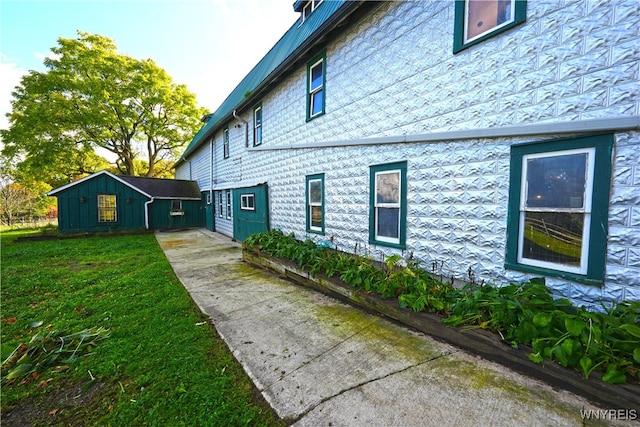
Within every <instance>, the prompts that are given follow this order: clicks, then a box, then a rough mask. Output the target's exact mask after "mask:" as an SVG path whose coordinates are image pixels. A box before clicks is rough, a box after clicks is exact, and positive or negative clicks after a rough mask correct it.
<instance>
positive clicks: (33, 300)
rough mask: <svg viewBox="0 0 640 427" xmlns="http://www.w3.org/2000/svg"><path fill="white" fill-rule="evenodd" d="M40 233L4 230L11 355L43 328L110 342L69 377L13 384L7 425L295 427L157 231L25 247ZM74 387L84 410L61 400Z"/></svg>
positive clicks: (46, 374)
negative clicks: (102, 334) (248, 369)
mask: <svg viewBox="0 0 640 427" xmlns="http://www.w3.org/2000/svg"><path fill="white" fill-rule="evenodd" d="M34 233H37V232H34V231H25V230H19V231H11V232H4V233H3V234H2V289H1V297H2V299H1V301H2V349H3V351H2V353H3V359H4V355H6V354H7V351H10V349H13V348H16V346H18V345H19V344H20V343H28V342H29V340H30V339H31V337H32V336H33V335H35V334H36V333H38V332H45V333H48V332H51V331H56V332H65V333H74V332H79V331H81V330H84V329H87V328H92V327H103V328H108V329H109V332H110V336H109V337H108V338H107V339H104V340H102V341H100V342H99V343H98V344H97V345H96V346H95V347H93V348H92V351H91V352H90V353H89V354H88V355H87V356H85V357H82V358H80V360H79V361H78V362H76V363H73V364H70V365H69V368H68V369H67V368H59V369H48V370H46V371H43V372H38V373H37V375H34V376H31V377H29V378H28V379H30V380H31V381H27V382H26V383H23V381H14V382H13V383H10V384H9V385H3V387H2V391H1V397H2V413H3V424H4V422H5V421H7V418H6V415H7V414H9V418H11V414H12V413H14V414H15V413H20V412H27V415H26V416H27V418H28V422H29V423H33V424H34V425H50V424H65V425H210V426H213V425H267V426H268V425H283V423H282V422H281V421H280V420H279V419H278V418H277V416H275V415H274V413H273V412H272V411H271V409H270V408H269V407H268V405H267V404H266V403H265V402H264V400H262V398H261V396H260V395H259V394H258V393H256V392H255V389H254V388H253V385H252V383H251V381H250V380H249V378H248V377H247V376H246V374H245V373H244V371H243V370H242V367H241V366H240V365H239V364H238V363H237V362H236V360H235V359H234V358H233V356H232V355H231V353H230V352H229V350H228V348H227V346H226V344H225V343H224V342H223V341H222V340H221V339H220V338H219V336H218V335H217V334H216V332H215V330H214V329H213V327H212V326H210V325H209V323H208V322H207V320H206V319H205V318H204V317H203V315H202V314H201V313H200V311H199V310H198V309H197V307H196V306H195V304H194V303H193V301H192V300H191V298H190V296H189V295H188V293H187V292H186V291H185V290H184V288H183V287H182V285H181V283H180V282H179V281H178V279H177V278H176V276H175V274H174V273H173V271H172V269H171V266H170V265H169V263H168V261H167V259H166V258H165V256H164V253H163V252H162V250H161V249H160V247H159V246H158V244H157V242H156V240H155V237H154V236H153V235H135V236H114V237H92V238H79V239H64V240H48V241H28V242H20V243H18V242H14V240H15V238H16V237H19V236H24V235H28V234H34ZM33 321H42V322H43V323H42V326H39V327H37V328H34V327H30V326H29V325H30V324H31V322H33ZM36 377H37V378H36ZM65 390H74V392H73V394H74V398H75V399H76V400H77V401H79V402H82V404H80V405H77V404H76V405H65V404H63V403H61V400H60V399H56V398H55V396H60V395H61V393H63V392H64V391H65ZM76 393H77V394H78V395H77V396H75V394H76ZM82 394H84V395H85V396H87V398H86V399H82V398H79V397H80V395H82ZM70 400H72V399H70ZM23 415H24V414H23ZM29 417H30V418H29Z"/></svg>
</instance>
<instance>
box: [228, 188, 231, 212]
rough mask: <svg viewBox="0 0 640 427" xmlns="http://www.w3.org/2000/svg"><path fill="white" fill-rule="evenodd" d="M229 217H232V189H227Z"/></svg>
mask: <svg viewBox="0 0 640 427" xmlns="http://www.w3.org/2000/svg"><path fill="white" fill-rule="evenodd" d="M227 219H231V190H227Z"/></svg>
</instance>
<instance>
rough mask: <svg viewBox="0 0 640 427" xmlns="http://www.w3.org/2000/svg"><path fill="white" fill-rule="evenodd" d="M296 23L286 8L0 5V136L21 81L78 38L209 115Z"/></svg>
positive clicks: (262, 2)
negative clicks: (109, 42)
mask: <svg viewBox="0 0 640 427" xmlns="http://www.w3.org/2000/svg"><path fill="white" fill-rule="evenodd" d="M298 17H299V14H297V13H296V12H294V10H293V0H67V1H62V0H0V129H6V128H7V127H8V121H7V119H6V117H5V115H6V114H7V113H8V112H10V111H11V105H10V101H11V99H12V97H11V92H12V91H13V89H14V87H15V86H16V85H18V84H19V83H20V78H21V76H23V75H24V74H26V73H28V72H29V70H35V71H40V72H44V71H46V69H45V67H44V65H43V60H44V58H46V57H47V56H49V55H50V54H51V48H52V47H55V46H57V39H58V38H60V37H62V38H67V39H70V38H77V31H78V30H80V31H83V32H87V33H92V34H100V35H102V36H106V37H109V38H111V39H113V40H114V42H115V44H116V46H117V48H118V51H119V52H120V53H122V54H125V55H128V56H131V57H133V58H136V59H148V58H150V59H152V60H154V61H155V62H156V64H158V65H159V66H160V67H161V68H163V69H164V70H165V71H167V73H168V74H169V75H170V76H171V77H172V79H173V82H174V83H177V84H184V85H186V86H187V88H188V89H189V90H190V91H191V92H192V93H194V94H195V95H196V99H197V102H198V104H199V105H200V106H201V107H205V108H207V109H209V110H210V111H212V112H213V111H215V110H216V109H217V108H218V106H219V105H220V104H221V103H222V102H223V101H224V99H225V98H226V97H227V95H229V94H230V93H231V91H232V90H233V89H234V88H235V87H236V86H237V84H238V83H239V82H240V81H241V80H242V78H243V77H244V76H246V75H247V73H248V72H249V71H251V69H252V68H253V67H254V66H255V65H256V64H257V63H258V61H260V59H261V58H262V57H263V56H264V55H265V54H266V53H267V52H268V51H269V49H271V47H273V45H275V44H276V42H277V41H278V40H279V39H280V37H282V35H284V33H285V32H286V31H287V30H288V29H289V28H290V27H291V25H293V24H294V22H295V21H296V20H297V18H298Z"/></svg>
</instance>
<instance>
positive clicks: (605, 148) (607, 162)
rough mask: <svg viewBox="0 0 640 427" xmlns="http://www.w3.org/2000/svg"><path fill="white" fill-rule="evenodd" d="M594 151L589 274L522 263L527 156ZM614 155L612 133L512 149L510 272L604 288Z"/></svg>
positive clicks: (508, 218) (509, 237) (507, 260)
mask: <svg viewBox="0 0 640 427" xmlns="http://www.w3.org/2000/svg"><path fill="white" fill-rule="evenodd" d="M590 148H592V149H594V150H595V156H594V157H595V159H594V166H593V176H592V190H591V192H592V194H591V213H590V224H589V228H588V230H586V231H585V234H587V233H588V241H587V242H586V244H588V248H587V268H586V274H577V273H572V272H567V271H561V270H555V269H551V268H543V267H539V266H532V265H526V264H522V263H520V262H518V250H519V249H518V241H519V237H520V236H519V231H520V224H519V222H520V207H521V197H522V184H523V183H522V169H523V166H522V163H523V157H524V156H526V155H529V154H542V153H553V152H562V151H567V150H580V149H590ZM612 152H613V135H611V134H606V135H596V136H588V137H581V138H571V139H560V140H553V141H545V142H539V143H531V144H522V145H514V146H512V147H511V165H510V180H509V183H510V184H509V185H510V188H509V204H508V217H507V247H506V255H505V268H506V269H508V270H516V271H523V272H527V273H534V274H538V275H541V276H547V277H558V278H562V279H566V280H570V281H573V282H577V283H582V284H586V285H593V286H602V285H603V284H604V277H605V266H606V258H607V234H608V212H609V193H610V188H611V156H612Z"/></svg>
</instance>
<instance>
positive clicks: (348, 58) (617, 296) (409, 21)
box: [178, 0, 640, 307]
mask: <svg viewBox="0 0 640 427" xmlns="http://www.w3.org/2000/svg"><path fill="white" fill-rule="evenodd" d="M454 9H455V6H454V2H442V1H421V2H413V1H407V2H385V3H384V4H382V5H381V6H380V7H378V8H377V9H376V10H375V11H373V12H372V13H370V14H369V15H367V16H366V17H365V18H364V19H362V20H361V21H359V22H357V23H356V24H354V25H352V26H351V27H350V28H349V29H347V30H346V31H345V32H344V33H342V34H341V35H340V36H339V37H338V38H337V39H335V40H333V41H332V42H331V43H329V44H328V45H327V46H326V65H327V68H326V70H327V71H326V87H325V97H326V113H325V114H324V115H322V116H320V117H317V118H315V119H313V120H311V121H308V122H307V121H305V108H306V78H307V71H306V67H304V66H303V67H300V68H299V69H297V70H294V71H293V72H292V73H291V74H290V75H289V76H288V77H287V78H286V79H285V80H284V81H283V82H282V83H281V84H280V85H279V86H278V87H277V88H276V89H275V90H274V91H272V92H271V93H269V94H268V95H267V96H265V97H264V98H262V99H261V100H259V101H261V103H262V107H263V110H262V111H263V113H262V114H263V144H262V145H261V146H259V147H256V148H252V147H250V148H249V149H247V148H245V147H244V144H245V140H244V129H243V126H244V124H243V123H241V122H239V121H234V122H231V123H229V124H228V125H229V130H230V132H229V134H230V156H229V158H228V159H224V158H223V155H222V154H223V153H222V139H221V138H222V133H221V132H218V133H216V135H215V136H214V138H215V150H216V154H215V170H214V175H215V177H216V178H215V182H216V186H218V187H216V186H214V188H223V187H222V186H224V185H226V186H227V187H228V188H236V187H240V186H243V185H245V184H243V183H247V184H246V185H249V184H248V183H253V182H257V181H266V182H268V185H269V195H270V199H269V203H270V216H271V226H272V228H280V229H282V230H283V231H285V232H290V231H292V232H294V233H295V234H296V235H297V237H299V238H301V239H304V238H313V239H316V240H319V239H328V238H329V237H333V238H334V239H333V240H334V244H335V245H337V246H338V248H339V249H341V250H344V251H347V252H353V251H354V250H356V247H357V250H358V251H359V252H360V253H365V254H367V255H369V256H372V257H376V258H379V257H381V256H382V255H383V254H390V253H396V252H399V250H396V249H392V248H388V247H385V246H379V245H374V244H371V243H369V238H368V237H369V196H370V193H369V192H370V191H371V190H370V188H369V174H370V166H372V165H379V164H384V163H392V162H397V161H406V162H407V220H406V234H407V238H406V249H405V250H404V251H403V252H404V255H405V256H409V254H412V256H413V257H414V258H416V259H418V260H420V261H421V262H422V263H423V266H424V267H425V268H426V269H428V270H430V269H431V266H432V265H437V268H436V269H435V270H436V271H435V272H436V273H438V274H442V275H443V276H444V277H448V278H449V277H455V278H457V279H461V280H465V279H467V278H468V274H469V272H471V273H472V274H473V275H474V278H475V280H477V281H481V280H482V281H486V282H493V283H496V282H497V283H507V282H509V281H512V280H514V281H521V280H526V279H527V278H529V277H533V276H535V274H530V273H521V272H516V271H512V270H507V269H505V266H504V263H505V252H506V244H507V217H508V207H507V205H508V201H509V182H510V150H511V147H512V146H514V145H516V144H521V143H531V142H538V141H540V142H543V141H547V140H550V139H555V138H559V137H560V135H554V134H553V133H549V132H544V133H542V132H541V133H540V134H535V133H529V134H527V135H521V136H517V135H516V136H496V137H484V136H483V135H482V134H481V133H480V132H479V133H478V135H477V136H476V137H469V138H459V139H456V138H455V137H453V138H451V139H449V138H447V139H443V140H442V141H438V140H431V139H429V138H425V139H424V140H423V141H421V140H420V137H419V135H424V134H429V133H434V132H455V131H461V130H470V131H472V130H474V129H490V128H499V127H505V126H527V125H533V124H540V123H543V124H544V123H548V124H549V126H553V124H557V123H561V122H564V123H568V122H575V121H580V120H590V119H602V118H611V117H625V116H626V117H637V116H638V115H640V97H639V96H638V93H639V89H638V88H639V87H640V82H639V80H640V77H639V75H640V45H638V43H637V38H638V36H639V35H640V18H639V16H638V8H637V2H636V1H635V0H631V1H625V0H619V1H618V0H616V1H606V2H601V1H590V0H583V1H572V2H564V1H551V0H549V1H546V0H541V1H530V2H528V4H527V21H526V22H525V23H524V24H522V25H520V26H518V27H516V28H514V29H512V30H509V31H507V32H505V33H503V34H500V35H497V36H495V37H493V38H491V39H488V40H486V41H484V42H482V43H480V44H478V45H476V46H473V47H471V48H469V49H466V50H463V51H462V52H459V53H457V54H453V53H452V43H453V32H454V28H453V27H454V21H455V19H454ZM316 52H317V51H316ZM316 52H312V55H314V54H315V53H316ZM250 114H251V112H250V110H248V111H244V112H242V113H241V117H242V118H243V119H244V120H246V121H248V122H249V123H251V116H250ZM236 125H240V128H236V127H234V126H236ZM612 133H613V134H614V141H615V142H614V148H613V159H612V163H613V171H612V179H611V181H612V183H611V195H610V206H609V208H608V212H609V216H608V223H609V238H608V245H607V259H606V276H605V285H604V286H602V287H598V286H587V285H582V284H578V283H574V282H572V281H567V280H564V279H553V278H549V279H547V284H548V285H549V286H550V287H551V288H552V289H553V290H554V291H555V293H556V294H557V295H558V296H564V297H568V298H570V299H571V300H573V301H574V302H576V303H578V304H585V305H588V306H591V307H597V306H598V305H599V301H600V300H604V301H620V300H623V299H627V300H640V251H639V250H638V249H637V248H638V247H640V208H638V206H640V154H639V153H640V133H638V132H637V131H636V130H624V131H615V130H614V131H612ZM249 135H250V134H249ZM402 135H409V136H411V138H410V140H411V142H404V143H401V142H399V143H395V144H383V143H380V144H366V143H359V142H358V141H355V142H354V141H350V140H352V139H353V140H360V139H363V138H375V137H394V136H402ZM578 135H579V133H577V134H576V136H578ZM567 136H571V135H566V134H563V135H562V137H567ZM332 141H337V142H336V143H335V144H331V142H332ZM345 141H347V142H348V144H345V143H344V142H345ZM288 144H296V146H303V145H304V144H308V145H316V146H317V147H316V148H296V149H281V148H283V147H285V146H286V145H288ZM250 145H251V141H250ZM208 150H209V148H208V146H203V147H202V148H201V149H200V150H199V151H198V152H197V153H195V154H194V155H193V156H192V157H191V158H195V157H197V156H200V155H205V154H203V153H208ZM187 167H189V166H188V164H187V163H183V164H182V165H181V166H180V168H179V170H178V173H182V174H184V169H185V168H187ZM321 173H323V174H324V186H325V193H324V196H325V199H324V201H325V212H326V216H325V223H324V225H325V234H324V235H316V234H309V233H307V232H306V216H305V215H306V213H305V208H306V207H305V177H306V176H309V175H313V174H321ZM193 179H198V181H200V177H196V176H194V177H193ZM599 208H600V209H602V207H599ZM224 219H225V221H226V215H224ZM216 220H217V222H216V227H217V228H218V226H219V227H220V230H223V232H224V233H225V234H228V233H229V230H231V232H232V227H226V225H229V224H225V223H224V222H223V223H220V222H218V220H220V218H218V217H216ZM356 245H357V246H356Z"/></svg>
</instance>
